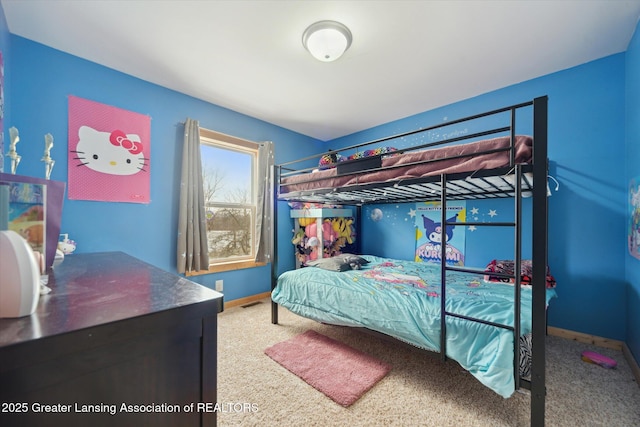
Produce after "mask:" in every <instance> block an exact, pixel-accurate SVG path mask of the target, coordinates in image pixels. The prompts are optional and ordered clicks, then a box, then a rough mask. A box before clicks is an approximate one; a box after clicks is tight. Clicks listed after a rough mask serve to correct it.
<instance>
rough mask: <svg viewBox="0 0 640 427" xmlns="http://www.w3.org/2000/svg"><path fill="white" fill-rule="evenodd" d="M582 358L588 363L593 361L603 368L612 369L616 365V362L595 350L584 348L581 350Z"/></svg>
mask: <svg viewBox="0 0 640 427" xmlns="http://www.w3.org/2000/svg"><path fill="white" fill-rule="evenodd" d="M582 360H584V361H585V362H588V363H595V364H596V365H600V366H602V367H603V368H608V369H612V368H615V367H616V366H618V362H616V361H615V360H613V359H611V358H610V357H607V356H605V355H603V354H600V353H596V352H595V351H588V350H585V351H583V352H582Z"/></svg>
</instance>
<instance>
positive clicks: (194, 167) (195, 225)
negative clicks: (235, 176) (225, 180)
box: [177, 119, 209, 273]
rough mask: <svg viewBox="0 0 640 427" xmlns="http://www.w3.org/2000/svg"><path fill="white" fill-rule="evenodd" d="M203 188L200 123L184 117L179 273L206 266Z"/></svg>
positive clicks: (179, 214) (178, 249) (202, 268)
mask: <svg viewBox="0 0 640 427" xmlns="http://www.w3.org/2000/svg"><path fill="white" fill-rule="evenodd" d="M203 188H204V187H203V185H202V162H201V160H200V128H199V123H198V121H197V120H193V119H187V121H186V122H185V124H184V146H183V148H182V175H181V179H180V208H179V213H178V245H177V268H178V273H186V272H189V271H200V270H208V269H209V249H208V245H207V222H206V218H205V209H204V190H203Z"/></svg>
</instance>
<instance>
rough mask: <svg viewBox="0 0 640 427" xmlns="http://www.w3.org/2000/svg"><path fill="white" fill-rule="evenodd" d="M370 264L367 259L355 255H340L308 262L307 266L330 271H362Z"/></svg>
mask: <svg viewBox="0 0 640 427" xmlns="http://www.w3.org/2000/svg"><path fill="white" fill-rule="evenodd" d="M365 264H369V261H367V260H366V259H364V258H362V257H360V256H358V255H353V254H340V255H336V256H334V257H331V258H322V259H317V260H314V261H308V262H307V266H309V267H318V268H322V269H324V270H329V271H338V272H340V271H347V270H360V268H362V266H363V265H365Z"/></svg>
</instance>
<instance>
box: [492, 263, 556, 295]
mask: <svg viewBox="0 0 640 427" xmlns="http://www.w3.org/2000/svg"><path fill="white" fill-rule="evenodd" d="M514 269H515V262H514V261H512V260H495V259H494V260H493V261H491V262H490V263H489V264H488V265H487V268H485V270H484V271H485V276H484V280H485V281H487V282H504V283H513V282H514V280H513V279H510V278H508V277H499V276H494V275H491V273H503V274H511V275H512V274H513V272H514ZM532 278H533V266H532V264H531V260H528V259H523V260H522V261H521V262H520V284H521V285H523V286H525V285H527V286H531V280H532ZM555 287H556V279H555V278H554V277H553V276H552V275H551V270H550V269H549V266H547V288H555Z"/></svg>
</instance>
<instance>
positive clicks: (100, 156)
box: [74, 126, 147, 175]
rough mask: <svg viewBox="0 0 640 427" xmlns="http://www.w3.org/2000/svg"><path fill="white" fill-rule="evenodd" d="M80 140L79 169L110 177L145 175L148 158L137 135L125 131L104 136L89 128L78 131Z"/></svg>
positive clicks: (106, 133) (104, 133) (116, 131)
mask: <svg viewBox="0 0 640 427" xmlns="http://www.w3.org/2000/svg"><path fill="white" fill-rule="evenodd" d="M78 136H79V137H80V140H79V141H78V145H77V146H76V149H75V151H74V152H75V153H76V154H77V157H75V158H74V159H77V160H80V162H81V163H79V164H78V166H86V167H88V168H89V169H91V170H94V171H96V172H100V173H106V174H110V175H133V174H135V173H138V172H140V171H144V167H145V166H146V160H147V159H146V158H145V157H144V153H143V149H144V147H143V145H142V142H141V141H140V137H139V136H138V135H136V134H125V133H124V132H122V131H121V130H114V131H113V132H100V131H97V130H95V129H92V128H90V127H88V126H82V127H80V129H79V130H78Z"/></svg>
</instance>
